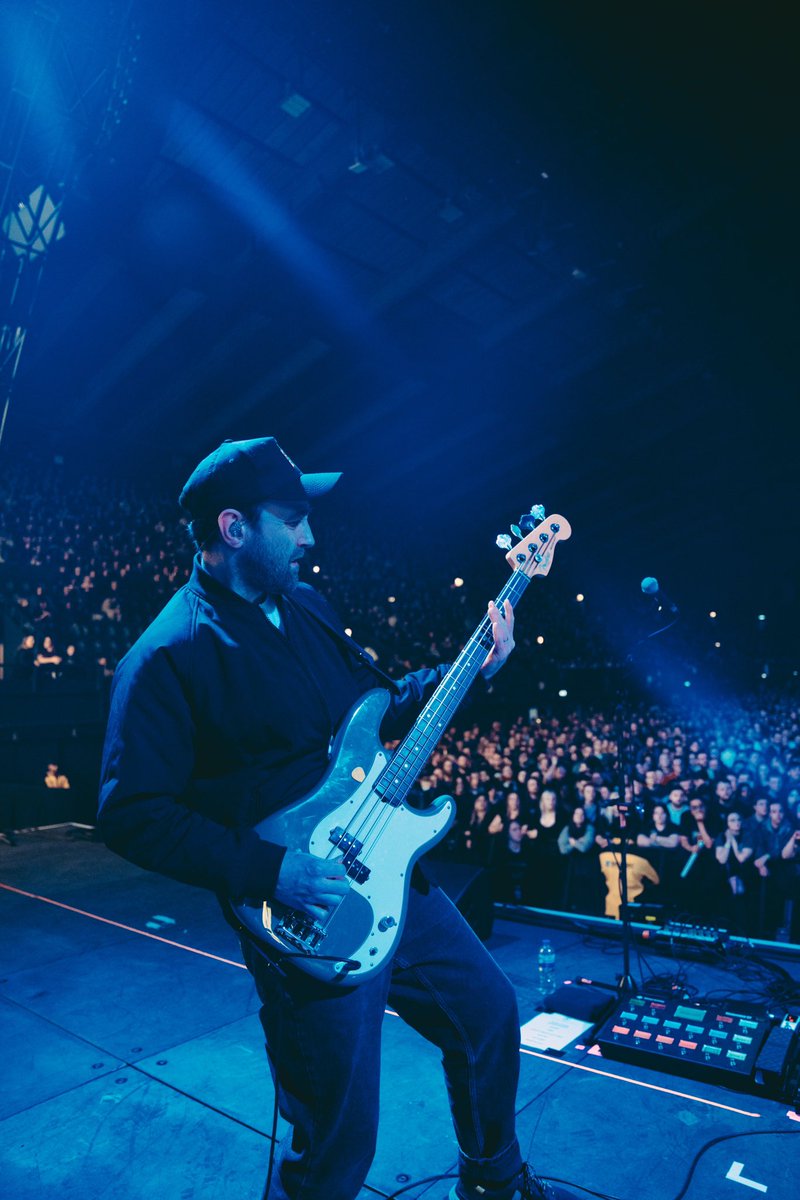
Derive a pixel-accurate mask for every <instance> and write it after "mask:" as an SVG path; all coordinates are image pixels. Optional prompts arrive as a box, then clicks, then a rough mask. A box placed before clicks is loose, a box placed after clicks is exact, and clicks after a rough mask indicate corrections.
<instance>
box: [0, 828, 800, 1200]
mask: <svg viewBox="0 0 800 1200" xmlns="http://www.w3.org/2000/svg"><path fill="white" fill-rule="evenodd" d="M0 883H2V887H0V909H1V911H2V922H1V923H0V929H1V932H0V944H2V951H3V958H2V963H3V966H2V980H1V981H0V1010H2V1023H0V1053H2V1062H3V1067H4V1070H3V1079H4V1083H3V1088H2V1092H1V1093H0V1179H1V1180H2V1183H1V1184H0V1194H1V1195H2V1197H3V1200H44V1197H48V1198H50V1197H58V1198H59V1200H69V1198H70V1197H81V1200H101V1198H102V1200H111V1198H112V1197H113V1198H114V1200H145V1198H147V1200H150V1198H152V1197H153V1196H160V1197H163V1198H164V1200H258V1197H259V1196H260V1194H261V1188H262V1185H263V1179H264V1175H265V1170H266V1162H267V1154H268V1149H269V1133H270V1129H271V1122H272V1102H273V1095H272V1088H271V1083H270V1080H269V1075H268V1072H267V1069H266V1062H265V1056H264V1050H263V1045H262V1039H261V1033H260V1025H259V1022H258V1019H257V1017H256V1011H257V1008H258V1004H257V1000H256V997H255V993H254V989H253V987H252V985H251V982H250V978H249V976H248V975H247V973H246V971H244V969H243V968H242V966H241V963H240V960H239V954H238V947H237V944H236V941H235V938H234V936H233V934H232V932H231V931H230V930H229V929H228V927H227V926H226V925H225V924H224V922H223V921H222V919H221V917H220V916H219V915H218V913H217V911H216V903H215V900H214V898H213V897H212V896H210V895H208V894H205V893H203V892H199V891H195V890H193V889H191V888H188V887H184V886H181V885H178V884H173V883H171V882H170V881H168V880H165V879H161V878H159V877H157V876H154V875H149V874H146V873H145V872H142V871H139V870H137V869H136V868H135V867H132V866H129V865H128V864H126V863H124V862H122V861H121V860H120V859H118V858H116V857H115V856H114V855H112V854H110V853H109V852H108V851H107V850H106V849H105V848H104V847H103V846H101V845H99V844H96V843H94V842H93V841H91V840H89V839H87V838H84V837H81V836H80V834H79V832H78V831H76V830H74V829H64V828H60V829H52V830H47V831H44V830H40V831H34V832H29V833H24V834H21V835H19V838H18V841H17V845H15V846H13V847H12V846H6V845H0ZM541 936H542V928H541V927H538V928H537V927H536V926H535V925H532V924H526V923H520V922H516V921H510V920H498V921H496V922H495V927H494V932H493V934H492V937H491V939H490V941H489V947H490V949H491V950H492V952H493V953H494V955H495V956H496V958H497V959H498V961H499V962H500V964H501V965H502V966H503V968H504V969H505V970H506V972H507V973H508V974H509V976H510V977H511V979H512V981H513V982H514V984H515V986H516V988H517V992H518V995H519V1001H520V1010H521V1019H522V1020H523V1021H525V1020H527V1019H528V1018H530V1017H531V1016H533V1015H534V1014H535V1012H536V1010H537V1000H538V996H537V992H536V981H535V958H536V947H537V945H538V942H539V940H540V938H541ZM552 938H553V941H554V943H555V946H556V949H557V955H558V957H557V970H558V976H559V978H567V977H570V976H572V975H584V976H589V977H592V978H596V979H600V980H612V979H614V978H615V977H616V975H617V974H618V973H619V970H620V966H621V950H620V944H619V941H618V940H613V939H610V938H608V937H606V938H600V937H598V936H587V934H586V932H585V931H581V930H578V929H575V928H564V927H560V928H559V927H554V928H553V930H552ZM649 963H650V966H651V968H652V969H653V970H654V971H656V972H657V973H659V974H663V973H672V972H675V971H676V970H678V969H682V971H683V978H684V980H685V982H686V983H687V984H688V985H689V987H690V988H696V989H697V990H698V991H699V992H700V993H705V992H708V991H711V990H712V989H719V991H720V994H724V993H728V992H732V991H734V990H736V989H737V988H741V987H742V986H744V987H745V989H747V988H748V987H750V988H753V987H756V986H757V985H756V983H754V982H753V979H754V975H753V970H754V968H753V967H752V966H750V967H749V968H747V969H744V974H745V975H746V976H747V978H745V979H744V980H743V981H740V980H739V979H737V978H736V971H737V970H738V971H739V973H740V974H741V973H742V971H741V969H740V968H732V967H731V966H730V965H729V966H728V967H727V968H725V967H724V966H718V965H712V964H709V963H707V962H703V961H689V962H684V963H683V964H682V966H681V964H680V963H676V961H675V960H674V959H669V958H667V957H666V956H664V955H663V954H655V953H652V954H649ZM633 966H634V973H635V974H636V976H637V979H639V978H640V973H641V970H642V969H643V964H642V963H641V962H640V961H639V960H638V956H637V955H634V961H633ZM784 966H785V967H788V969H789V970H790V971H791V972H792V973H793V974H794V975H797V974H798V966H797V963H796V961H795V962H794V963H793V962H792V961H791V960H785V962H784ZM464 986H465V987H469V988H479V987H480V980H479V979H469V980H465V981H464ZM382 1069H383V1075H382V1080H383V1084H382V1086H383V1109H382V1118H381V1136H380V1140H379V1145H378V1152H377V1156H376V1159H375V1163H374V1165H373V1168H372V1171H371V1173H370V1176H369V1180H368V1186H367V1187H366V1188H365V1189H364V1191H363V1192H362V1198H363V1200H366V1197H370V1198H372V1200H374V1198H375V1197H386V1196H390V1195H393V1194H394V1193H396V1192H397V1191H398V1190H399V1189H406V1190H404V1191H403V1194H404V1195H406V1196H409V1197H420V1196H425V1197H426V1200H442V1198H443V1197H445V1196H446V1195H447V1191H448V1187H449V1182H446V1181H441V1180H440V1181H437V1182H431V1181H430V1177H431V1176H441V1175H446V1174H447V1173H449V1172H452V1171H453V1169H454V1163H455V1158H456V1147H455V1142H454V1138H453V1133H452V1129H451V1126H450V1121H449V1115H448V1110H447V1103H446V1099H445V1093H444V1087H443V1083H442V1079H441V1074H440V1069H439V1064H438V1061H437V1054H436V1052H435V1051H434V1050H433V1049H432V1048H431V1047H430V1046H428V1045H427V1044H425V1043H424V1042H422V1041H421V1040H420V1039H419V1038H418V1037H417V1036H416V1035H414V1034H413V1033H412V1032H411V1031H410V1030H408V1029H406V1027H405V1026H404V1025H403V1024H402V1022H401V1021H400V1020H399V1019H398V1018H397V1017H395V1016H392V1015H389V1016H387V1018H386V1022H385V1037H384V1046H383V1064H382ZM519 1131H520V1138H521V1141H522V1145H523V1150H524V1151H525V1152H526V1153H527V1154H528V1155H529V1157H530V1159H531V1161H532V1162H533V1163H535V1165H536V1169H537V1170H538V1171H539V1172H540V1173H541V1174H543V1175H548V1176H551V1177H556V1178H560V1179H564V1180H568V1181H570V1182H571V1183H572V1184H573V1185H574V1186H580V1187H583V1188H587V1189H594V1190H595V1191H596V1192H600V1193H605V1194H607V1195H609V1196H614V1197H619V1198H620V1200H677V1198H678V1197H679V1196H688V1197H691V1198H692V1200H697V1198H699V1197H704V1198H707V1197H711V1198H713V1200H716V1197H730V1198H731V1200H748V1197H754V1196H757V1195H766V1196H767V1200H790V1198H791V1200H794V1198H795V1197H796V1196H797V1195H798V1185H797V1179H798V1175H799V1174H800V1141H798V1140H793V1138H792V1135H794V1139H796V1138H797V1137H798V1136H799V1135H800V1123H798V1121H797V1118H796V1115H795V1114H793V1113H792V1112H790V1111H789V1110H788V1109H787V1105H786V1104H785V1103H780V1102H778V1101H775V1100H770V1099H767V1098H765V1097H764V1096H763V1095H754V1094H748V1093H746V1092H736V1091H730V1090H727V1089H724V1088H722V1087H719V1086H715V1085H711V1084H709V1083H704V1082H698V1081H697V1080H694V1079H691V1078H683V1077H677V1076H674V1075H673V1076H671V1075H666V1074H661V1073H660V1072H657V1071H654V1070H649V1069H647V1068H645V1067H639V1066H627V1065H625V1064H623V1063H619V1062H612V1061H609V1060H606V1059H603V1058H601V1057H600V1056H599V1055H598V1054H597V1052H596V1051H593V1050H591V1049H586V1048H584V1049H577V1048H575V1047H571V1048H568V1049H567V1050H566V1052H565V1055H564V1057H563V1058H552V1057H549V1056H547V1055H544V1054H539V1053H534V1052H531V1051H528V1050H523V1058H522V1080H521V1086H520V1092H519ZM719 1139H722V1140H719ZM712 1142H714V1143H715V1144H713V1145H709V1143H712ZM698 1156H699V1157H698ZM695 1160H696V1161H695ZM687 1178H688V1184H687ZM426 1180H427V1182H426ZM587 1194H588V1193H587Z"/></svg>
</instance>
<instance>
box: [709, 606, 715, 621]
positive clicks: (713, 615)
mask: <svg viewBox="0 0 800 1200" xmlns="http://www.w3.org/2000/svg"><path fill="white" fill-rule="evenodd" d="M708 615H709V616H710V617H711V620H712V621H713V620H714V619H715V617H716V615H717V614H716V613H715V612H714V609H713V608H712V610H711V612H710V613H709V614H708Z"/></svg>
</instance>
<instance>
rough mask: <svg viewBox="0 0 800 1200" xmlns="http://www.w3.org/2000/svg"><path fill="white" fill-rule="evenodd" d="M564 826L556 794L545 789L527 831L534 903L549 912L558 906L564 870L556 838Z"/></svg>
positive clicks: (549, 789) (562, 886)
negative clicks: (529, 842)
mask: <svg viewBox="0 0 800 1200" xmlns="http://www.w3.org/2000/svg"><path fill="white" fill-rule="evenodd" d="M564 823H565V822H564V818H563V817H562V815H561V813H560V811H559V808H558V798H557V797H556V793H555V792H554V791H553V790H552V789H551V788H545V789H544V791H543V792H542V794H541V796H540V797H539V812H538V813H537V814H536V816H535V818H534V820H533V821H532V823H531V829H530V831H529V836H530V837H531V839H532V840H534V850H533V853H532V859H533V885H532V891H533V896H534V903H535V904H537V905H541V906H544V907H551V908H552V907H555V906H557V905H558V904H560V902H561V897H562V893H563V888H564V874H565V870H564V864H563V861H562V856H561V854H560V852H559V849H558V837H559V834H560V833H561V830H562V827H563V826H564Z"/></svg>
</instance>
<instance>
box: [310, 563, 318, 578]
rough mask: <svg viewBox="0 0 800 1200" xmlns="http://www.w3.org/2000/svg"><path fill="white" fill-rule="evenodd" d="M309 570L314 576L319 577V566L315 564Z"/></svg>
mask: <svg viewBox="0 0 800 1200" xmlns="http://www.w3.org/2000/svg"><path fill="white" fill-rule="evenodd" d="M311 570H312V571H313V572H314V574H315V575H319V565H318V564H315V565H314V566H313V567H312V568H311Z"/></svg>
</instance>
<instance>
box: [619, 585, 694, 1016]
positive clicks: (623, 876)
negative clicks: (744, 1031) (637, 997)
mask: <svg viewBox="0 0 800 1200" xmlns="http://www.w3.org/2000/svg"><path fill="white" fill-rule="evenodd" d="M660 611H661V606H659V612H660ZM678 616H679V613H678V609H677V607H676V606H675V605H670V617H671V619H670V620H669V621H668V622H667V624H666V625H661V626H660V627H659V628H658V629H654V630H653V631H652V633H648V634H646V635H645V637H643V638H639V640H638V641H637V642H634V644H633V645H632V646H631V648H630V650H629V651H628V653H627V654H626V656H625V659H624V661H623V664H622V665H623V674H622V676H621V678H620V683H619V686H618V688H617V709H616V729H617V771H616V774H617V789H618V791H619V803H618V806H617V807H618V811H619V832H620V857H619V896H620V919H621V921H622V974H621V976H620V977H619V980H618V981H617V991H618V993H619V995H620V996H623V997H624V996H631V995H633V993H634V992H635V991H636V990H637V989H636V983H635V981H634V978H633V975H632V974H631V917H630V909H629V907H628V836H627V831H628V814H629V811H630V804H629V802H628V793H627V781H628V777H629V776H630V780H631V784H630V788H631V803H632V802H633V771H632V769H631V767H630V764H629V765H628V771H626V763H625V758H626V755H625V733H626V731H627V733H628V735H630V720H628V721H627V722H626V723H625V726H623V714H624V708H625V704H624V700H625V693H626V692H627V697H628V698H629V697H630V683H629V680H630V668H631V667H632V666H633V663H634V661H635V660H634V652H635V651H636V650H638V648H639V647H640V646H642V645H644V643H645V642H648V641H650V639H651V638H654V637H658V635H659V634H661V633H665V632H666V631H667V630H668V629H671V628H672V626H673V625H674V624H675V622H676V621H677V620H678ZM628 744H629V748H630V736H629V737H628Z"/></svg>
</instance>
